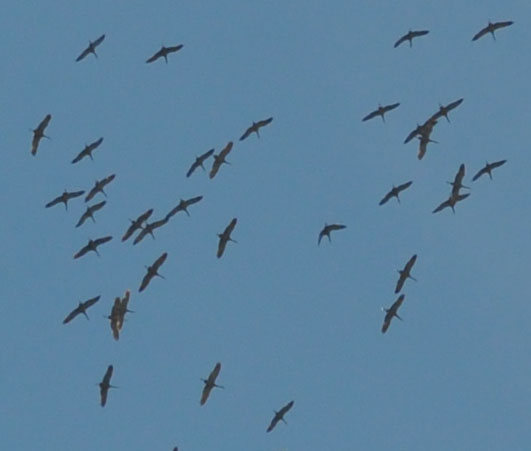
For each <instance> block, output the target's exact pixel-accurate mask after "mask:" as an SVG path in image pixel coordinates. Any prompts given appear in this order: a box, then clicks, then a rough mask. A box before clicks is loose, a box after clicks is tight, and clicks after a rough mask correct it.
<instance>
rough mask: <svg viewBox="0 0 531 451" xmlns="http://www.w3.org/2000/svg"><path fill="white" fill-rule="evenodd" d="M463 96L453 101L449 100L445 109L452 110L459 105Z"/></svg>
mask: <svg viewBox="0 0 531 451" xmlns="http://www.w3.org/2000/svg"><path fill="white" fill-rule="evenodd" d="M463 100H464V99H463V98H461V99H459V100H456V101H455V102H451V103H449V104H448V105H446V107H445V108H446V110H447V111H451V110H453V109H454V108H457V107H458V106H459V105H461V104H462V103H463Z"/></svg>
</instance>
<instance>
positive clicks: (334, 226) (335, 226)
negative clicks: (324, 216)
mask: <svg viewBox="0 0 531 451" xmlns="http://www.w3.org/2000/svg"><path fill="white" fill-rule="evenodd" d="M346 228H347V226H346V225H343V224H330V225H329V226H328V230H330V231H332V230H342V229H346Z"/></svg>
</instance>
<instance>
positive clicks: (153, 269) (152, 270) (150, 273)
mask: <svg viewBox="0 0 531 451" xmlns="http://www.w3.org/2000/svg"><path fill="white" fill-rule="evenodd" d="M166 257H168V253H167V252H164V253H163V254H162V255H161V256H160V257H159V258H157V259H156V260H155V262H154V263H153V264H152V265H151V266H147V272H146V275H145V276H144V278H143V279H142V283H141V284H140V288H139V289H138V291H139V292H142V291H144V289H145V288H146V287H147V286H148V285H149V282H151V279H153V277H155V276H159V277H161V278H163V279H164V277H163V276H161V275H160V274H159V273H158V271H159V269H160V267H161V266H162V264H163V263H164V262H165V261H166Z"/></svg>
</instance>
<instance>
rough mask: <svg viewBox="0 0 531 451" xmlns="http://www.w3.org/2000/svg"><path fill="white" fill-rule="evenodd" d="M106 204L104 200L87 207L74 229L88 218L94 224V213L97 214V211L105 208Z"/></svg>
mask: <svg viewBox="0 0 531 451" xmlns="http://www.w3.org/2000/svg"><path fill="white" fill-rule="evenodd" d="M106 203H107V201H106V200H104V201H102V202H98V203H97V204H94V205H89V206H88V207H87V209H86V210H85V213H83V214H82V215H81V218H79V221H78V222H77V224H76V227H79V226H80V225H83V223H84V222H85V221H86V220H87V219H88V218H90V219H92V222H96V220H95V219H94V213H95V212H97V211H98V210H101V209H102V208H103V207H104V206H105V204H106Z"/></svg>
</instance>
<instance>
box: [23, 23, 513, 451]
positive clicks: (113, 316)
mask: <svg viewBox="0 0 531 451" xmlns="http://www.w3.org/2000/svg"><path fill="white" fill-rule="evenodd" d="M512 24H513V22H511V21H505V22H495V23H491V22H489V23H488V25H487V26H486V27H484V28H483V29H481V30H480V31H479V32H478V33H476V34H475V35H474V36H473V38H472V40H473V41H476V40H478V39H480V38H481V37H483V36H485V35H487V34H489V33H490V34H491V35H492V37H493V39H495V31H497V30H499V29H501V28H504V27H507V26H510V25H512ZM428 33H429V31H428V30H419V31H409V32H408V33H406V34H405V35H403V36H402V37H400V38H399V39H398V40H397V41H396V42H395V44H394V47H395V48H396V47H398V46H400V45H401V44H402V43H404V42H406V41H407V42H409V45H410V47H411V46H412V44H413V39H415V38H418V37H421V36H424V35H426V34H428ZM104 39H105V35H104V34H103V35H101V36H100V37H98V38H97V39H96V40H94V41H91V42H90V43H89V45H88V46H87V47H86V48H85V49H84V50H83V51H82V52H81V53H80V54H79V56H78V57H77V58H76V60H75V61H77V62H80V61H82V60H83V59H85V58H86V57H87V56H88V55H90V54H92V55H94V57H96V58H97V57H98V55H97V53H96V48H97V47H98V46H99V45H101V44H102V42H103V41H104ZM182 48H183V45H176V46H172V47H164V46H162V48H161V49H160V50H158V51H157V52H156V53H154V54H153V55H152V56H151V57H149V58H148V59H147V60H146V63H153V62H155V61H157V60H158V59H160V58H163V59H164V61H165V62H166V63H168V55H170V54H171V53H175V52H177V51H179V50H181V49H182ZM462 102H463V99H462V98H460V99H458V100H455V101H453V102H451V103H449V104H447V105H439V109H438V111H436V112H435V113H434V114H432V115H431V116H430V117H429V118H428V119H427V120H426V121H424V122H423V123H422V124H417V126H416V128H415V129H413V130H412V131H411V132H410V133H409V134H408V135H407V137H406V139H405V141H404V143H408V142H410V141H412V140H413V139H414V138H416V139H418V141H419V148H418V159H419V160H420V159H422V158H423V157H424V155H425V154H426V151H427V146H428V144H429V143H436V142H437V141H434V140H433V139H432V138H431V134H432V132H433V130H434V127H435V125H436V124H437V123H438V121H439V120H440V119H441V118H443V117H444V118H445V119H446V120H447V121H448V122H450V119H449V117H448V114H449V112H450V111H452V110H454V109H455V108H457V107H459V106H460V105H461V104H462ZM399 105H400V103H392V104H389V105H384V106H381V105H379V106H378V108H377V109H375V110H374V111H372V112H370V113H369V114H367V115H366V116H364V117H363V118H362V121H368V120H371V119H374V118H376V117H378V116H379V117H381V119H382V121H383V122H384V123H385V115H386V114H387V113H389V112H391V111H393V110H395V109H396V108H398V107H399ZM51 119H52V115H51V114H47V115H46V116H45V117H44V119H42V121H41V122H40V123H39V124H38V126H37V127H36V128H35V129H33V139H32V143H31V154H32V155H34V156H35V155H36V154H37V152H38V150H39V145H40V143H41V140H42V139H43V138H48V136H47V135H46V134H45V131H46V128H47V127H48V126H49V124H50V122H51ZM272 120H273V118H272V117H269V118H267V119H264V120H260V121H258V122H253V123H252V125H251V126H249V127H248V128H247V129H246V130H245V132H244V133H243V134H242V135H241V137H240V138H239V140H240V141H243V140H245V139H246V138H248V137H249V136H250V135H252V134H253V133H255V134H256V135H257V137H260V129H261V128H262V127H265V126H267V125H269V124H270V123H271V122H272ZM103 140H104V138H103V137H101V138H99V139H98V140H96V141H94V142H92V143H90V144H87V145H86V146H85V147H84V148H83V150H81V151H80V152H79V154H78V155H77V156H76V157H75V158H74V159H73V160H72V164H77V163H79V162H81V161H82V160H83V159H85V158H87V157H88V158H90V159H91V160H92V159H93V158H94V157H93V152H94V151H95V150H96V149H98V148H99V147H100V146H101V145H102V143H103ZM232 148H233V142H232V141H229V142H228V143H227V144H226V145H225V147H223V148H222V149H221V151H219V153H217V154H215V153H214V152H215V149H210V150H208V151H207V152H205V153H203V154H201V155H199V156H197V157H196V158H195V161H193V163H192V164H191V166H190V167H189V169H188V171H187V172H186V177H190V176H191V175H192V174H193V173H194V172H195V171H196V170H197V169H198V168H202V169H203V171H206V168H205V163H206V162H207V161H208V160H209V159H210V158H211V157H212V160H213V161H212V165H211V168H210V170H209V171H208V175H209V177H210V178H211V179H212V178H214V177H215V176H216V174H217V173H218V171H219V170H220V168H221V167H222V166H223V165H224V164H230V163H229V162H228V161H227V159H226V158H227V156H228V155H229V153H230V152H231V150H232ZM505 162H506V160H500V161H496V162H492V163H488V162H487V163H486V165H485V166H484V167H483V168H481V169H480V170H479V171H477V173H476V174H475V175H474V176H473V177H472V181H476V180H478V179H479V178H480V177H481V176H483V175H488V176H489V177H490V178H491V179H492V171H493V170H494V169H496V168H498V167H500V166H502V165H503V164H504V163H505ZM464 176H465V165H464V164H461V166H460V167H459V169H458V171H457V173H456V175H455V177H454V180H453V181H452V182H448V183H449V184H450V185H451V190H450V193H449V196H448V198H447V199H446V200H444V201H443V202H442V203H441V204H440V205H438V206H437V207H436V208H435V209H434V210H433V213H437V212H440V211H441V210H443V209H445V208H447V207H450V208H451V209H452V211H453V212H455V206H456V204H457V203H458V202H460V201H462V200H464V199H466V198H467V197H468V196H469V195H470V193H462V192H461V190H463V189H468V187H467V186H465V185H463V183H462V182H463V179H464ZM114 179H115V174H110V175H108V176H106V177H104V178H102V179H101V180H97V181H96V182H95V184H94V186H93V187H92V188H91V189H90V190H89V191H88V193H87V194H86V196H85V199H84V200H85V202H89V201H91V200H92V199H93V198H94V197H95V196H96V195H97V194H98V193H101V194H102V195H104V196H105V197H107V194H106V192H105V191H104V188H105V187H106V186H107V185H108V184H110V183H111V182H112V181H113V180H114ZM412 184H413V182H412V181H407V182H405V183H402V184H400V185H398V186H393V188H392V189H391V190H390V191H389V192H387V193H386V194H385V196H384V197H383V198H382V199H381V200H380V202H379V205H384V204H386V203H387V202H388V201H389V200H391V199H392V198H393V197H394V198H396V199H397V202H398V203H400V194H401V193H402V192H404V191H405V190H407V189H408V188H410V187H411V185H412ZM84 194H85V191H84V190H79V191H66V190H65V191H64V192H63V193H62V194H61V195H59V196H57V197H56V198H54V199H53V200H51V201H50V202H48V203H47V204H46V205H45V206H46V208H50V207H53V206H55V205H58V204H61V203H62V204H64V206H65V210H68V202H69V201H71V200H73V199H76V198H79V197H81V196H83V195H84ZM202 199H203V196H196V197H192V198H190V199H186V200H185V199H181V200H180V202H179V204H178V205H176V206H175V207H174V208H172V209H171V210H170V211H169V212H168V213H167V214H166V215H165V216H164V217H162V218H161V219H158V220H154V221H152V222H148V220H149V219H150V217H151V215H152V213H153V209H152V208H151V209H149V210H147V211H145V212H143V213H141V214H140V215H138V216H137V217H136V219H134V220H130V225H129V226H128V228H127V229H126V230H125V232H124V234H123V236H122V238H121V240H122V242H125V241H127V240H128V239H129V238H130V237H132V236H133V235H134V234H135V233H137V235H136V237H135V238H134V240H133V245H136V244H138V243H139V242H140V241H142V240H143V239H144V238H145V237H146V236H147V235H151V236H152V237H154V231H155V230H156V229H157V228H159V227H162V226H164V225H165V224H167V223H168V222H169V220H170V219H171V218H172V217H174V216H175V215H176V214H177V213H179V212H181V211H182V212H184V213H186V214H187V215H190V213H189V211H188V208H190V207H191V206H192V205H194V204H196V203H198V202H200V201H201V200H202ZM105 205H106V201H105V200H102V201H100V202H97V203H94V204H92V205H87V207H86V210H85V212H84V213H83V214H82V215H81V217H80V218H79V220H78V222H77V224H76V227H80V226H82V225H83V224H84V223H85V221H86V220H87V219H89V218H90V219H91V220H92V221H93V222H95V218H94V214H95V213H96V212H98V211H99V210H101V209H102V208H103V207H104V206H105ZM236 225H237V218H233V219H232V220H231V221H230V222H229V224H228V225H227V226H226V227H225V229H224V230H223V232H221V233H219V234H218V237H219V241H218V247H217V252H216V255H217V257H218V258H221V257H222V256H223V254H224V252H225V249H226V246H227V244H228V242H230V241H232V242H236V241H235V240H234V239H233V238H232V233H233V231H234V229H235V227H236ZM345 228H346V225H344V224H325V226H324V227H323V229H322V230H321V231H320V232H319V235H318V245H319V244H321V240H322V239H323V238H324V237H327V238H328V241H329V242H331V236H330V234H331V232H335V231H339V230H342V229H345ZM112 239H113V237H112V236H110V235H108V236H102V237H99V238H95V239H89V241H88V243H87V244H86V245H85V246H83V247H82V248H80V249H79V250H78V251H77V252H76V253H75V254H74V256H73V258H74V259H78V258H81V257H83V256H85V255H86V254H88V253H89V252H91V251H92V252H94V253H96V254H97V255H98V256H99V255H100V254H99V251H98V248H99V247H100V246H101V245H103V244H105V243H108V242H109V241H111V240H112ZM167 257H168V253H167V252H164V253H163V254H162V255H160V256H159V257H158V258H157V259H156V260H155V261H154V262H153V263H152V264H151V265H150V266H147V267H146V273H145V275H144V277H143V278H142V280H141V282H140V285H139V288H138V292H143V291H144V290H145V289H146V288H147V287H148V285H149V284H150V282H151V281H152V280H153V279H154V278H155V277H161V278H163V276H162V275H161V274H160V273H159V270H160V268H161V266H162V265H163V264H164V262H165V261H166V259H167ZM416 260H417V255H416V254H415V255H413V256H412V257H411V258H410V259H409V260H408V261H407V262H406V264H405V265H404V268H403V269H401V270H398V272H399V278H398V280H397V282H396V287H395V294H399V297H398V299H396V301H395V302H394V303H393V304H392V305H391V307H389V308H385V309H383V310H384V311H385V317H384V321H383V325H382V328H381V331H382V333H385V332H386V331H387V330H388V328H389V326H390V324H391V321H392V319H393V318H395V317H396V318H398V319H401V317H400V316H399V315H398V309H399V308H400V306H401V305H402V303H403V301H404V299H405V295H404V294H403V293H402V294H400V293H401V291H402V288H403V286H404V284H405V282H406V280H407V279H412V280H416V279H414V277H412V276H411V270H412V268H413V266H414V265H415V263H416ZM130 296H131V291H130V290H126V291H125V294H124V295H123V297H116V298H115V301H114V304H113V305H112V308H111V312H110V314H109V315H108V317H107V318H108V319H109V321H110V327H111V331H112V335H113V337H114V339H115V340H119V337H120V332H121V330H122V327H123V325H124V320H125V315H126V313H128V312H132V311H131V310H129V309H128V304H129V301H130ZM99 300H100V296H96V297H93V298H91V299H88V300H86V301H83V302H79V305H78V306H77V307H75V308H74V309H73V310H72V311H71V312H70V313H68V315H67V316H66V317H65V318H64V321H63V323H64V324H68V323H70V322H71V321H72V320H73V319H74V318H76V317H77V316H79V315H84V316H85V317H86V318H87V319H88V315H87V310H88V309H89V308H91V307H92V306H93V305H95V304H96V303H97V302H98V301H99ZM113 371H114V367H113V365H109V366H108V367H107V370H106V371H105V374H104V376H103V379H102V380H101V382H100V383H99V388H100V404H101V406H102V407H103V406H105V405H106V403H107V397H108V391H109V389H110V388H115V387H114V386H113V385H111V378H112V376H113ZM220 371H221V363H220V362H218V363H216V364H215V366H214V368H213V370H212V371H211V372H210V374H209V376H208V378H206V379H202V381H203V383H204V387H203V390H202V393H201V397H200V405H204V404H205V403H206V402H207V400H208V398H209V396H210V393H211V391H212V390H213V389H214V388H223V386H221V385H218V384H217V383H216V380H217V378H218V376H219V373H220ZM293 405H294V401H290V402H288V403H287V404H286V405H284V406H283V407H282V408H281V409H280V410H278V411H275V414H274V417H273V419H272V420H271V422H270V424H269V426H268V427H267V429H266V431H267V432H270V431H272V430H273V429H274V428H275V426H276V425H277V423H278V422H280V421H283V422H285V420H284V415H285V414H286V413H287V412H288V411H289V410H290V409H291V408H292V407H293ZM174 451H177V447H175V448H174Z"/></svg>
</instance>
